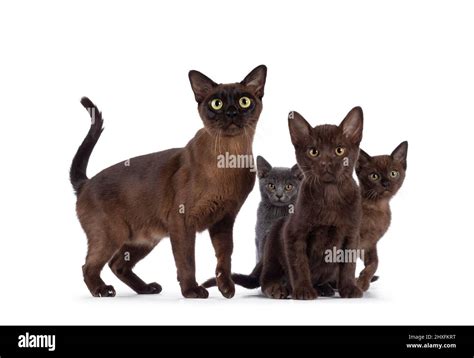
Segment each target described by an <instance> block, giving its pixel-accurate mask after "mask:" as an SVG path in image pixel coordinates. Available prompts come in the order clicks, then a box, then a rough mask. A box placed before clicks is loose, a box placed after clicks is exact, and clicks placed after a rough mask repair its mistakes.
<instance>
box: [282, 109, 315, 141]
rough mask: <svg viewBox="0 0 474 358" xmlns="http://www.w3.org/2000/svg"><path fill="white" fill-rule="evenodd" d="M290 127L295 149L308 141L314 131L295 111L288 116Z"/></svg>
mask: <svg viewBox="0 0 474 358" xmlns="http://www.w3.org/2000/svg"><path fill="white" fill-rule="evenodd" d="M288 127H289V128H290V136H291V142H292V143H293V145H294V146H295V147H296V146H299V145H301V144H303V143H305V142H306V141H307V139H308V137H309V136H310V134H311V129H312V127H311V125H310V124H309V123H308V122H307V121H306V119H304V118H303V116H302V115H301V114H299V113H298V112H295V111H292V112H290V113H289V114H288Z"/></svg>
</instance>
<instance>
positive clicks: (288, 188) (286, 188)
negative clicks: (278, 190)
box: [285, 184, 293, 191]
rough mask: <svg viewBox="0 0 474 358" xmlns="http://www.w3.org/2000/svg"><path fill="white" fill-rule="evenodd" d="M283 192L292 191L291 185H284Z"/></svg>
mask: <svg viewBox="0 0 474 358" xmlns="http://www.w3.org/2000/svg"><path fill="white" fill-rule="evenodd" d="M285 190H286V191H292V190H293V185H291V184H286V185H285Z"/></svg>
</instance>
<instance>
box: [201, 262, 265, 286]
mask: <svg viewBox="0 0 474 358" xmlns="http://www.w3.org/2000/svg"><path fill="white" fill-rule="evenodd" d="M262 267H263V262H262V261H260V262H259V263H258V264H257V265H256V266H255V268H254V269H253V270H252V272H251V273H250V275H242V274H240V273H233V274H232V275H231V277H232V280H233V281H234V283H236V284H237V285H239V286H242V287H245V288H258V287H260V274H261V273H262ZM201 286H202V287H205V288H209V287H214V286H217V279H216V278H215V277H214V278H210V279H209V280H207V281H206V282H204V283H203V284H202V285H201Z"/></svg>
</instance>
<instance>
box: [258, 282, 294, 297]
mask: <svg viewBox="0 0 474 358" xmlns="http://www.w3.org/2000/svg"><path fill="white" fill-rule="evenodd" d="M262 292H263V294H264V295H265V296H267V297H269V298H276V299H285V298H288V296H289V295H290V290H288V288H287V287H286V286H284V285H282V284H281V283H279V282H277V283H272V284H269V285H265V287H262Z"/></svg>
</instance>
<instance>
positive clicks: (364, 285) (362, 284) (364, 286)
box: [357, 277, 370, 292]
mask: <svg viewBox="0 0 474 358" xmlns="http://www.w3.org/2000/svg"><path fill="white" fill-rule="evenodd" d="M357 286H358V287H359V288H360V289H361V290H362V291H364V292H365V291H367V290H368V289H369V287H370V280H367V279H364V278H361V277H359V278H358V279H357Z"/></svg>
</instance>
